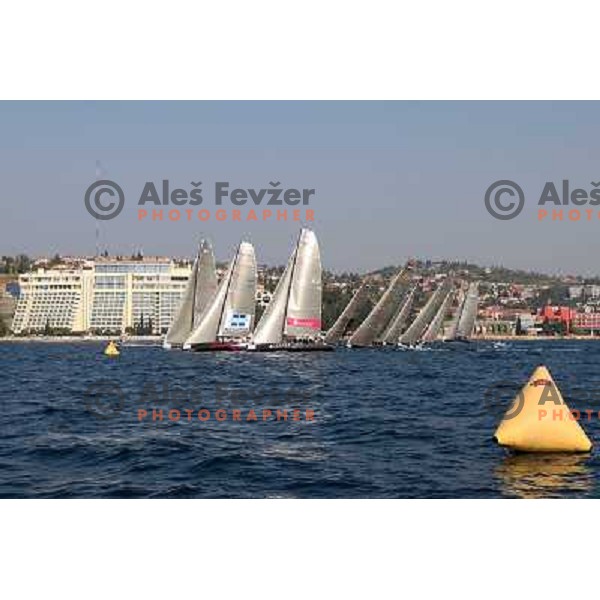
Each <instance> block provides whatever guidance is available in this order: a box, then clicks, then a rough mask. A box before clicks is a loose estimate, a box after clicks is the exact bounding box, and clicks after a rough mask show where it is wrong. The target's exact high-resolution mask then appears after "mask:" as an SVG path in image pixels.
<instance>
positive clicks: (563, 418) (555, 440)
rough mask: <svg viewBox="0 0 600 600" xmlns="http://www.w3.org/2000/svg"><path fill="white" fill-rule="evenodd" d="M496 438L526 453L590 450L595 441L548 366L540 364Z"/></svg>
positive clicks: (500, 427) (515, 402) (510, 410)
mask: <svg viewBox="0 0 600 600" xmlns="http://www.w3.org/2000/svg"><path fill="white" fill-rule="evenodd" d="M494 439H495V440H496V441H497V442H498V443H499V444H500V445H501V446H506V447H508V448H511V449H513V450H520V451H523V452H589V451H590V450H591V448H592V442H590V439H589V438H588V436H587V435H586V434H585V431H583V429H582V428H581V425H579V423H578V422H577V418H576V413H571V411H570V409H569V407H568V406H567V405H566V403H565V401H564V400H563V397H562V395H561V393H560V391H559V390H558V387H556V384H555V383H554V380H553V379H552V376H551V375H550V372H549V371H548V369H547V368H546V367H544V366H540V367H538V368H537V369H536V370H535V371H534V372H533V375H532V376H531V377H530V379H529V381H528V382H527V384H526V385H525V386H524V387H523V389H522V390H521V391H520V393H519V394H518V395H517V397H516V398H515V399H514V402H513V404H512V406H511V408H510V409H509V411H508V412H507V413H506V415H505V416H504V419H503V420H502V422H501V423H500V425H499V427H498V429H497V430H496V433H495V435H494Z"/></svg>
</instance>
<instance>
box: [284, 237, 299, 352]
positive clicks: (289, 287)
mask: <svg viewBox="0 0 600 600" xmlns="http://www.w3.org/2000/svg"><path fill="white" fill-rule="evenodd" d="M304 231H305V230H304V229H301V230H300V234H299V235H298V241H297V242H296V249H295V250H294V254H293V257H294V260H293V261H292V271H291V275H290V285H289V286H288V289H287V294H286V297H285V317H284V318H283V319H282V321H281V339H282V340H283V339H284V338H285V327H286V321H287V311H288V306H289V304H290V295H291V293H292V281H294V271H295V270H296V261H297V260H298V250H299V249H300V241H301V240H302V235H303V233H304Z"/></svg>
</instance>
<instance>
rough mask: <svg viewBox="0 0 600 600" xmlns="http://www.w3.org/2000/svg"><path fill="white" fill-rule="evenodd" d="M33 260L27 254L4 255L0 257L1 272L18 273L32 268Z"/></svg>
mask: <svg viewBox="0 0 600 600" xmlns="http://www.w3.org/2000/svg"><path fill="white" fill-rule="evenodd" d="M31 265H32V260H31V259H30V258H29V256H27V255H26V254H17V256H3V257H2V258H1V259H0V273H6V274H7V275H18V274H19V273H26V272H27V271H30V270H31Z"/></svg>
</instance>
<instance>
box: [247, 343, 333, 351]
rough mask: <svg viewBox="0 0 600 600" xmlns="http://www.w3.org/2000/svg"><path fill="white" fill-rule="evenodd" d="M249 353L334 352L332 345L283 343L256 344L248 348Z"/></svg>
mask: <svg viewBox="0 0 600 600" xmlns="http://www.w3.org/2000/svg"><path fill="white" fill-rule="evenodd" d="M247 350H248V351H249V352H332V351H333V350H334V347H333V346H332V345H331V344H322V343H321V344H315V343H302V342H283V343H281V344H256V345H252V346H248V348H247Z"/></svg>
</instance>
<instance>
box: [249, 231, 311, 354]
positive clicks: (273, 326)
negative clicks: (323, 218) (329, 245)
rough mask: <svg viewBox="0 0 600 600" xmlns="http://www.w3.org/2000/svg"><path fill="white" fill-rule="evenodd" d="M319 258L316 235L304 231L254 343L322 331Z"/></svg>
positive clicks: (258, 328)
mask: <svg viewBox="0 0 600 600" xmlns="http://www.w3.org/2000/svg"><path fill="white" fill-rule="evenodd" d="M321 299H322V287H321V257H320V254H319V244H318V242H317V238H316V236H315V234H314V233H313V232H312V231H310V230H308V229H303V230H302V231H301V232H300V237H299V239H298V243H297V244H296V247H295V249H294V251H293V252H292V256H291V257H290V259H289V261H288V263H287V266H286V268H285V271H284V272H283V275H282V277H281V279H280V280H279V283H278V284H277V287H276V288H275V293H274V294H273V298H272V299H271V302H270V304H269V305H268V306H267V308H266V310H265V312H264V314H263V316H262V318H261V320H260V321H259V323H258V325H257V326H256V330H255V332H254V336H253V339H252V341H253V343H254V344H257V345H260V344H279V343H281V342H282V341H283V340H284V338H289V339H296V338H307V337H314V336H316V335H317V334H318V333H319V332H320V330H321Z"/></svg>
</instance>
